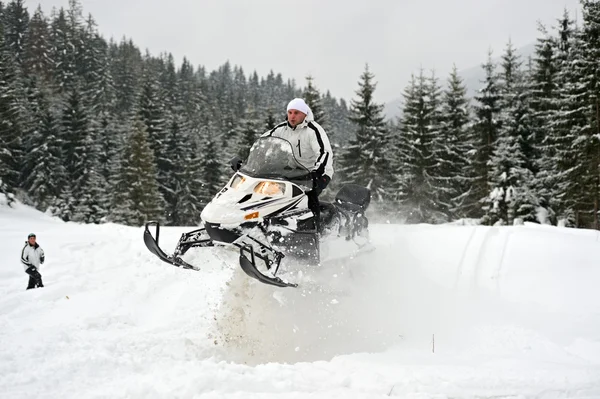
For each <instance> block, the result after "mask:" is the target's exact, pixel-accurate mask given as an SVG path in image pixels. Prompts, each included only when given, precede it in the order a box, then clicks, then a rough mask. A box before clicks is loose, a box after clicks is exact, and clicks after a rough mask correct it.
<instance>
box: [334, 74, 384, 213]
mask: <svg viewBox="0 0 600 399" xmlns="http://www.w3.org/2000/svg"><path fill="white" fill-rule="evenodd" d="M373 79H374V76H373V74H372V73H371V72H369V68H368V66H366V67H365V71H364V72H363V74H362V75H361V77H360V81H359V84H358V85H359V89H358V91H357V92H356V94H357V96H358V99H356V100H352V103H351V107H350V114H351V116H350V120H351V121H352V123H353V124H354V126H355V129H356V130H355V132H356V136H355V138H353V139H352V140H351V141H350V143H349V145H348V147H347V148H346V149H345V150H344V152H343V153H342V154H341V160H340V171H339V172H340V175H341V176H342V177H341V179H340V180H341V181H342V182H348V183H355V184H360V185H363V186H365V187H368V188H370V189H371V193H372V195H373V197H374V199H375V200H376V201H379V202H383V201H385V200H387V199H388V198H389V196H390V195H391V193H390V192H388V188H389V187H388V186H389V181H390V178H389V177H390V165H389V161H390V160H389V154H388V153H387V151H386V150H388V148H387V147H388V144H389V139H388V133H387V130H386V125H385V122H384V118H383V114H382V112H383V105H380V104H377V103H375V102H374V100H373V92H374V91H375V88H376V83H375V82H374V81H373Z"/></svg>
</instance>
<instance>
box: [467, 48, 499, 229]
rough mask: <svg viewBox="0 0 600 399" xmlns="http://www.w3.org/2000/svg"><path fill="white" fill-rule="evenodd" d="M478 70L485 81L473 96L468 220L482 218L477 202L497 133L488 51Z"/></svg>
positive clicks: (492, 67)
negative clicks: (472, 152)
mask: <svg viewBox="0 0 600 399" xmlns="http://www.w3.org/2000/svg"><path fill="white" fill-rule="evenodd" d="M482 67H483V69H484V71H485V80H484V81H483V82H482V83H483V87H482V88H481V89H480V90H479V93H478V94H477V95H476V96H475V105H474V109H475V120H474V123H473V127H472V128H473V130H474V135H476V137H477V141H476V143H475V156H474V158H473V161H472V163H471V164H470V169H471V170H470V171H469V175H470V176H473V182H472V184H471V188H470V190H469V192H468V193H467V195H466V198H465V203H464V208H465V209H466V211H467V216H469V217H471V218H480V217H481V216H482V215H483V213H482V209H481V202H482V201H483V200H484V199H485V198H487V197H488V181H489V175H490V166H489V161H490V159H491V157H492V153H493V151H494V146H495V142H496V139H497V137H498V131H499V129H500V126H499V115H500V107H499V100H500V95H499V92H498V78H497V76H496V74H495V69H496V65H495V64H494V62H493V61H492V55H491V51H490V53H489V54H488V60H487V62H486V63H485V64H484V65H483V66H482Z"/></svg>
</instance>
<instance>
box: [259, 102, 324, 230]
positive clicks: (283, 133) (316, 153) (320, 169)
mask: <svg viewBox="0 0 600 399" xmlns="http://www.w3.org/2000/svg"><path fill="white" fill-rule="evenodd" d="M268 136H273V137H280V138H282V139H285V140H287V141H289V142H290V143H291V144H292V148H293V150H294V156H295V157H296V159H297V160H298V162H300V163H301V164H302V165H304V166H305V167H306V168H307V169H308V170H310V171H311V172H310V173H311V176H312V178H313V189H312V190H311V191H308V192H307V193H306V195H307V196H308V208H309V209H310V210H311V211H312V212H313V214H314V215H315V220H316V221H317V229H319V231H320V217H321V211H320V208H319V194H321V192H322V191H323V190H324V189H325V187H327V185H328V184H329V182H330V181H331V178H332V177H333V152H332V151H331V144H329V138H328V137H327V133H325V130H324V129H323V128H322V127H321V126H320V125H319V124H318V123H317V122H315V121H314V117H313V113H312V111H311V110H310V108H309V107H308V105H307V104H306V102H304V100H303V99H301V98H294V99H293V100H292V101H290V102H289V104H288V106H287V119H286V121H285V122H282V123H280V124H279V125H277V126H275V127H274V128H273V129H271V130H270V131H268V132H266V133H265V134H263V135H262V137H268Z"/></svg>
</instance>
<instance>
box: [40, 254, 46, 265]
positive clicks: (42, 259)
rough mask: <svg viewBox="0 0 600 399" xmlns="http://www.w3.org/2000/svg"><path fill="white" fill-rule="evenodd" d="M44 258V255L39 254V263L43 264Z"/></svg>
mask: <svg viewBox="0 0 600 399" xmlns="http://www.w3.org/2000/svg"><path fill="white" fill-rule="evenodd" d="M44 260H46V258H45V257H44V256H40V263H41V264H42V265H43V264H44Z"/></svg>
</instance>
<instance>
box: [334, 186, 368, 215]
mask: <svg viewBox="0 0 600 399" xmlns="http://www.w3.org/2000/svg"><path fill="white" fill-rule="evenodd" d="M335 202H336V204H337V205H338V206H340V207H341V208H343V209H345V210H348V211H365V210H366V209H367V207H368V206H369V203H370V202H371V190H369V189H368V188H366V187H363V186H359V185H358V184H346V185H344V186H343V187H342V188H341V189H340V191H338V193H337V195H336V196H335Z"/></svg>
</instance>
